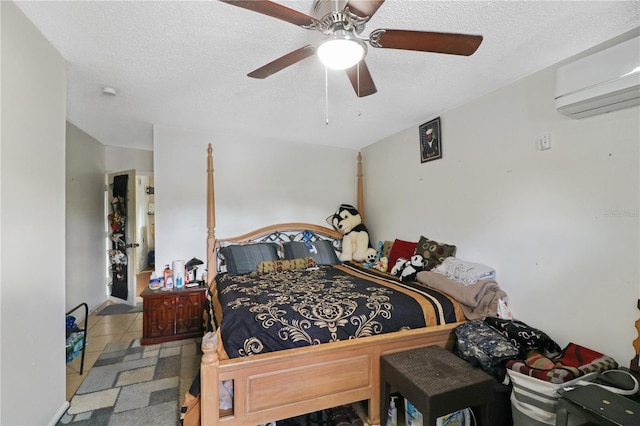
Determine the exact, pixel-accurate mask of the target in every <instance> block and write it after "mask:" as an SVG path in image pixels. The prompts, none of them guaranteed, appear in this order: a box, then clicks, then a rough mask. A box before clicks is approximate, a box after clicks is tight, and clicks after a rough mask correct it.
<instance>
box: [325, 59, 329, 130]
mask: <svg viewBox="0 0 640 426" xmlns="http://www.w3.org/2000/svg"><path fill="white" fill-rule="evenodd" d="M324 124H326V125H327V126H328V125H329V70H328V68H327V67H326V66H325V67H324Z"/></svg>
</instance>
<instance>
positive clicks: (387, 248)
mask: <svg viewBox="0 0 640 426" xmlns="http://www.w3.org/2000/svg"><path fill="white" fill-rule="evenodd" d="M391 247H393V241H385V242H383V243H382V252H380V257H386V258H387V260H389V256H390V255H391Z"/></svg>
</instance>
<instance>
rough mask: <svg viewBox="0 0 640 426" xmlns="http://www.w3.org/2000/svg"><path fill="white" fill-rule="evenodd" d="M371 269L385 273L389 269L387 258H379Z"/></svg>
mask: <svg viewBox="0 0 640 426" xmlns="http://www.w3.org/2000/svg"><path fill="white" fill-rule="evenodd" d="M372 268H373V269H377V270H378V271H381V272H387V269H388V268H389V259H388V258H387V257H381V258H380V260H378V261H377V262H374V264H373V266H372Z"/></svg>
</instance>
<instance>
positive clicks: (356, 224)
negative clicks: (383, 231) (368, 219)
mask: <svg viewBox="0 0 640 426" xmlns="http://www.w3.org/2000/svg"><path fill="white" fill-rule="evenodd" d="M327 222H328V223H329V224H330V225H331V226H333V227H334V228H335V229H336V230H337V231H338V232H340V233H341V234H342V235H343V237H342V252H341V253H340V256H339V258H340V260H342V261H343V262H347V261H349V260H355V261H356V262H374V261H375V259H376V253H377V252H376V250H374V249H373V248H372V247H371V241H369V231H368V230H367V227H366V226H365V225H364V224H363V223H362V217H361V216H360V213H358V210H357V209H356V208H355V207H353V206H352V205H350V204H341V205H340V207H338V210H336V212H335V213H334V214H333V215H331V216H329V217H328V218H327Z"/></svg>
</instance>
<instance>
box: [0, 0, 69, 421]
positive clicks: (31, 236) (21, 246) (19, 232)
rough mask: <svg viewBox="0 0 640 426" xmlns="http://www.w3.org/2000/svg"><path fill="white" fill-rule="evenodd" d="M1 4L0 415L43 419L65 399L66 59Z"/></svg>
mask: <svg viewBox="0 0 640 426" xmlns="http://www.w3.org/2000/svg"><path fill="white" fill-rule="evenodd" d="M0 7H1V10H2V22H1V28H2V48H1V49H0V51H1V62H2V85H1V86H2V130H1V137H2V140H1V151H2V158H1V164H0V176H1V177H0V181H1V183H2V186H1V194H0V195H1V203H2V221H1V222H0V231H1V237H0V244H1V246H2V257H1V258H0V264H1V267H0V276H1V280H0V281H1V290H0V295H1V298H0V300H1V305H0V318H1V328H0V333H1V335H2V339H1V340H2V356H1V363H2V364H1V365H0V374H1V386H0V388H1V393H2V412H1V413H0V424H3V425H45V424H51V423H53V422H55V421H57V419H58V418H59V417H60V416H61V415H62V413H63V412H64V409H66V406H67V404H66V402H65V352H64V347H65V331H64V315H65V114H66V63H65V61H64V59H63V58H62V57H61V56H60V54H59V53H58V52H57V51H56V50H55V49H54V48H53V47H52V46H51V45H50V44H49V42H48V41H47V40H46V39H45V38H44V37H43V36H42V34H40V33H39V32H38V30H37V29H36V28H35V27H34V26H33V25H32V24H31V23H30V22H29V21H28V20H27V18H26V17H25V16H24V15H23V14H22V12H21V11H20V10H19V9H18V8H17V7H16V5H15V4H14V3H13V2H9V1H3V2H0Z"/></svg>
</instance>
